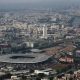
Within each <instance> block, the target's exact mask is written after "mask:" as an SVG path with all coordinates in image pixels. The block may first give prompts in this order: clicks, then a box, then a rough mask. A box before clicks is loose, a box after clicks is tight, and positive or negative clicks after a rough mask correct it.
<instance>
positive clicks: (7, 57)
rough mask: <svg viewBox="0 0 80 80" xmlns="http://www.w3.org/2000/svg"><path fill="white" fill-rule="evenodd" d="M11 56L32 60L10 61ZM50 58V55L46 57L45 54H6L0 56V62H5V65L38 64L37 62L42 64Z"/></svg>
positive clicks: (17, 59)
mask: <svg viewBox="0 0 80 80" xmlns="http://www.w3.org/2000/svg"><path fill="white" fill-rule="evenodd" d="M12 56H31V57H34V58H16V59H12V58H10V57H12ZM50 57H51V55H50V56H49V55H47V54H40V53H38V54H35V53H26V54H6V55H2V56H0V62H5V63H39V62H43V61H46V60H47V59H49V58H50Z"/></svg>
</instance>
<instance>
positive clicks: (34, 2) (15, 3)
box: [0, 0, 80, 8]
mask: <svg viewBox="0 0 80 80" xmlns="http://www.w3.org/2000/svg"><path fill="white" fill-rule="evenodd" d="M79 4H80V0H0V8H6V7H9V8H10V7H55V6H56V7H59V6H68V5H79Z"/></svg>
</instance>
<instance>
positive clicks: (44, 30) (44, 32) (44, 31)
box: [43, 25, 47, 39]
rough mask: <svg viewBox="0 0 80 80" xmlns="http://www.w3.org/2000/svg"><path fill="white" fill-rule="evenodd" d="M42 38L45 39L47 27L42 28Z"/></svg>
mask: <svg viewBox="0 0 80 80" xmlns="http://www.w3.org/2000/svg"><path fill="white" fill-rule="evenodd" d="M43 38H45V39H47V26H46V25H44V26H43Z"/></svg>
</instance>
